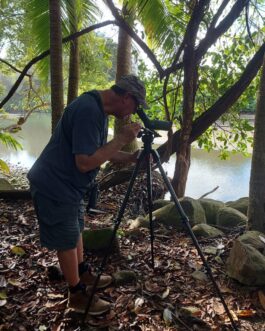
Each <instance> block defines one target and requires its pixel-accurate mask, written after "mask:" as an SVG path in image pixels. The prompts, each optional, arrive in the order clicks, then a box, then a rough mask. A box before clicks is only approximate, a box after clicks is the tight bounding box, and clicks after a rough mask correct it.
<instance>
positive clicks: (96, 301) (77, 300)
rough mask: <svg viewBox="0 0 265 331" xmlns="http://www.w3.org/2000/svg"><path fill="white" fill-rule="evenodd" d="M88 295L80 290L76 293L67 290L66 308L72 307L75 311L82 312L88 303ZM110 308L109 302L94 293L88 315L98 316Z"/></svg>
mask: <svg viewBox="0 0 265 331" xmlns="http://www.w3.org/2000/svg"><path fill="white" fill-rule="evenodd" d="M88 300H89V295H87V294H86V293H84V292H83V291H82V290H80V291H77V292H76V293H71V292H68V304H67V308H69V309H73V310H74V311H75V312H77V313H82V314H84V313H85V311H86V307H87V304H88ZM109 310H110V303H109V302H107V301H105V300H102V299H100V298H99V297H98V296H97V295H94V297H93V299H92V302H91V305H90V307H89V310H88V314H89V315H93V316H98V315H102V314H104V313H106V312H107V311H109Z"/></svg>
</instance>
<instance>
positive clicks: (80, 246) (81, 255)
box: [77, 234, 84, 264]
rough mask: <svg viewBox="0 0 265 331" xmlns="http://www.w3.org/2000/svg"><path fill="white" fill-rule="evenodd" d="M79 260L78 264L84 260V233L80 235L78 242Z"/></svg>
mask: <svg viewBox="0 0 265 331" xmlns="http://www.w3.org/2000/svg"><path fill="white" fill-rule="evenodd" d="M77 261H78V264H80V263H82V262H84V247H83V237H82V234H81V235H80V237H79V240H78V243H77Z"/></svg>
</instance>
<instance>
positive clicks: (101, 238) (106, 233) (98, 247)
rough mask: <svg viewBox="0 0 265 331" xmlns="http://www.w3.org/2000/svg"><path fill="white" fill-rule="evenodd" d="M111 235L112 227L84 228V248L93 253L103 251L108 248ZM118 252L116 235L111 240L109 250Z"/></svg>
mask: <svg viewBox="0 0 265 331" xmlns="http://www.w3.org/2000/svg"><path fill="white" fill-rule="evenodd" d="M112 235H113V228H112V227H108V228H102V229H85V230H84V231H83V242H84V248H85V249H86V250H87V251H91V252H93V253H99V254H100V253H104V252H106V250H107V249H108V248H109V244H110V240H111V238H112ZM114 251H115V252H119V241H118V238H117V236H116V237H115V238H114V240H113V245H112V247H111V252H114Z"/></svg>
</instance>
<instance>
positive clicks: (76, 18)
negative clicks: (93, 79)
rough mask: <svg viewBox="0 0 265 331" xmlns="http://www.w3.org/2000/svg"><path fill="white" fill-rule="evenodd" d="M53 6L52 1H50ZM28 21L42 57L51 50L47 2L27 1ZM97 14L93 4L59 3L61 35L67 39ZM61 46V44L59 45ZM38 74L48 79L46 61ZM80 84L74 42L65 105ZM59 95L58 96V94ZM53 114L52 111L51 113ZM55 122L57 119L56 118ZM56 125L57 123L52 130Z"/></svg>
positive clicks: (78, 1) (77, 0)
mask: <svg viewBox="0 0 265 331" xmlns="http://www.w3.org/2000/svg"><path fill="white" fill-rule="evenodd" d="M51 3H52V1H51ZM28 12H29V19H30V20H31V22H32V33H33V34H34V37H35V39H36V51H37V53H42V52H43V51H45V50H46V49H49V48H50V45H49V39H48V38H47V36H48V35H49V33H48V31H49V19H48V15H49V11H48V1H47V0H44V1H41V2H40V1H39V0H30V1H29V2H28ZM97 13H99V10H98V9H97V8H96V6H95V5H94V3H93V1H82V0H62V1H60V20H61V30H62V35H63V36H65V35H69V34H70V33H73V32H75V31H77V30H78V29H79V28H80V27H81V25H82V22H85V23H86V22H92V21H94V20H95V15H96V14H97ZM60 44H61V42H60ZM38 65H39V69H40V72H41V73H42V74H43V75H44V76H46V77H47V73H48V68H49V59H48V58H46V59H44V60H42V61H40V62H39V63H38ZM78 80H79V42H78V38H76V39H75V40H74V41H73V42H71V44H70V51H69V81H68V93H67V94H68V98H67V104H68V103H70V102H71V101H72V100H73V99H74V98H75V97H76V96H77V94H78ZM58 93H59V92H58ZM52 112H53V109H52ZM55 117H56V118H57V119H58V116H57V115H56V116H55ZM55 125H56V120H55V122H54V124H53V125H52V127H54V126H55Z"/></svg>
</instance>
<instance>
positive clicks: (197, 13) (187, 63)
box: [172, 0, 208, 197]
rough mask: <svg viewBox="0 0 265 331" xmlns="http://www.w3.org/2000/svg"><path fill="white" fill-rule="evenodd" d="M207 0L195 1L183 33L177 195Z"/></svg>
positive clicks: (185, 162) (185, 168)
mask: <svg viewBox="0 0 265 331" xmlns="http://www.w3.org/2000/svg"><path fill="white" fill-rule="evenodd" d="M207 3H208V0H204V1H201V3H195V7H194V9H193V14H192V17H191V19H190V21H189V24H188V27H187V32H186V34H185V37H184V40H185V47H184V55H183V64H184V82H183V116H182V121H181V131H180V140H179V149H178V150H177V153H176V154H177V155H176V166H175V172H174V177H173V180H172V186H173V188H174V190H175V192H176V194H177V196H178V197H183V196H184V195H185V189H186V183H187V179H188V173H189V168H190V152H191V145H190V136H191V132H192V123H193V116H194V102H195V95H196V90H197V80H198V65H197V63H196V56H195V41H196V35H197V32H198V28H199V23H200V21H201V19H202V17H203V15H204V8H205V7H206V6H207Z"/></svg>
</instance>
